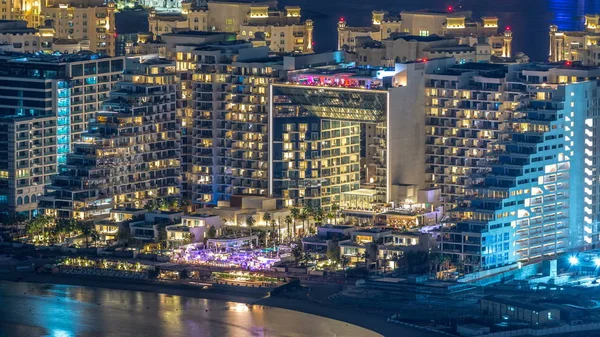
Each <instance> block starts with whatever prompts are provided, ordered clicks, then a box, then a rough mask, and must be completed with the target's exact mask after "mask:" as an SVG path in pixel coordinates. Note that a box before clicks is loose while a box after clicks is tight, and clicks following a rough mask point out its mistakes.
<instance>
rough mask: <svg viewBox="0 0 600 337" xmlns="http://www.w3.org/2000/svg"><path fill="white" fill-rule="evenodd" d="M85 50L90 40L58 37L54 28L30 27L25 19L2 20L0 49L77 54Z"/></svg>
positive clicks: (87, 48) (0, 25) (21, 51)
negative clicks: (55, 35)
mask: <svg viewBox="0 0 600 337" xmlns="http://www.w3.org/2000/svg"><path fill="white" fill-rule="evenodd" d="M83 50H89V41H87V40H69V39H57V38H55V37H54V30H53V29H52V28H45V27H41V28H38V29H36V28H30V27H27V21H24V20H1V21H0V51H14V52H20V53H36V52H40V51H42V52H45V53H53V52H60V53H63V54H77V53H78V52H80V51H83Z"/></svg>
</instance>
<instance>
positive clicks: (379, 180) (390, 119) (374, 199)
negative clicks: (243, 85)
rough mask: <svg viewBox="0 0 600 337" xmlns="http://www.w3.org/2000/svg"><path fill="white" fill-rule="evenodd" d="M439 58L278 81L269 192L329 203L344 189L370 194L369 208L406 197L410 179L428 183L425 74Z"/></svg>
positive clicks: (289, 203) (287, 202) (294, 201)
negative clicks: (425, 152) (424, 165)
mask: <svg viewBox="0 0 600 337" xmlns="http://www.w3.org/2000/svg"><path fill="white" fill-rule="evenodd" d="M434 63H435V62H432V63H431V64H426V63H412V64H397V65H395V68H379V69H378V68H361V67H359V68H351V67H346V66H344V65H343V64H340V65H338V66H337V67H335V68H330V69H326V68H325V69H314V70H300V71H296V72H291V73H289V74H288V81H289V83H286V84H273V85H271V88H270V91H271V93H270V95H269V97H270V103H269V104H270V105H271V107H270V109H269V110H270V111H271V115H270V128H271V131H270V134H271V138H270V139H269V141H270V144H269V147H270V150H269V154H270V156H271V157H270V158H269V161H270V163H271V164H270V173H269V179H270V184H269V186H270V192H269V194H270V195H272V196H273V197H275V198H277V199H278V200H279V202H280V204H281V205H282V206H285V207H297V206H301V205H310V206H312V207H314V208H319V207H321V208H323V209H325V210H328V209H329V208H330V207H331V205H332V204H334V203H337V204H340V202H342V201H343V200H342V199H343V198H342V197H343V196H344V195H346V197H348V198H351V199H353V200H356V199H357V198H359V199H361V200H363V199H365V198H370V201H369V204H370V205H371V208H372V209H368V210H366V211H376V208H377V207H378V206H377V205H379V206H382V205H384V204H387V203H390V202H392V201H400V200H402V201H403V200H405V199H406V196H405V195H402V194H403V193H402V191H404V190H405V188H404V187H405V186H407V185H416V186H419V187H423V181H424V178H423V173H422V172H424V167H423V164H424V158H423V154H424V151H425V150H424V149H423V145H422V144H424V135H423V133H421V132H420V130H422V127H423V123H424V120H423V118H424V112H423V107H424V106H425V104H424V101H423V100H422V98H423V96H424V94H423V87H424V83H423V73H424V71H425V68H426V67H427V66H434ZM391 130H394V132H391ZM391 153H394V155H390V154H391ZM350 194H352V196H351V195H350ZM361 204H364V203H361Z"/></svg>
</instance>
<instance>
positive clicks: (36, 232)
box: [25, 216, 53, 242]
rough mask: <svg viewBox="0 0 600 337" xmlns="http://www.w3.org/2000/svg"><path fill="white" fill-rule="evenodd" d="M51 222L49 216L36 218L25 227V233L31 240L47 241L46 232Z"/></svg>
mask: <svg viewBox="0 0 600 337" xmlns="http://www.w3.org/2000/svg"><path fill="white" fill-rule="evenodd" d="M52 222H53V220H52V218H50V217H49V216H38V217H36V218H34V219H31V220H30V221H29V222H28V223H27V225H26V227H25V231H26V232H27V235H28V236H29V238H30V239H31V240H35V239H37V240H38V241H42V242H45V241H47V239H48V238H47V236H46V231H47V229H48V228H49V227H50V225H51V224H52Z"/></svg>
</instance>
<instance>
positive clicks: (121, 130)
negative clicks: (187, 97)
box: [40, 58, 181, 219]
mask: <svg viewBox="0 0 600 337" xmlns="http://www.w3.org/2000/svg"><path fill="white" fill-rule="evenodd" d="M123 77H124V78H123V80H122V81H120V82H119V83H118V84H117V86H116V88H115V90H113V91H111V93H110V97H109V98H108V99H107V100H106V101H104V104H103V110H102V111H101V112H99V113H98V114H97V115H96V116H95V117H94V118H93V119H92V120H91V121H90V126H89V129H88V132H86V133H85V134H83V135H82V138H81V141H79V142H77V143H75V144H74V149H73V152H72V153H70V154H68V155H67V163H66V165H65V166H64V168H63V170H62V171H61V172H60V173H59V174H58V175H55V176H53V177H52V184H51V185H50V186H48V187H47V193H46V194H45V196H43V197H42V198H41V202H40V210H41V211H43V212H44V214H46V215H51V216H55V217H59V218H75V219H101V218H104V217H108V216H109V213H110V210H111V209H112V208H122V207H132V208H143V207H144V205H146V204H148V203H153V202H155V201H156V200H157V199H159V198H161V199H163V200H168V199H171V198H179V196H180V188H181V168H180V167H181V163H180V160H181V158H180V132H181V130H180V126H179V123H178V120H177V116H176V114H177V109H176V95H177V85H178V80H179V77H178V75H177V74H176V73H175V64H174V63H173V62H170V61H162V60H157V59H141V58H140V59H128V65H127V71H126V72H125V73H124V75H123Z"/></svg>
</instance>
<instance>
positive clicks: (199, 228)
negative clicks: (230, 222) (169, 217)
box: [165, 213, 222, 246]
mask: <svg viewBox="0 0 600 337" xmlns="http://www.w3.org/2000/svg"><path fill="white" fill-rule="evenodd" d="M221 225H222V221H221V218H220V217H219V216H217V215H212V214H206V213H203V214H191V215H185V216H183V217H182V219H181V223H180V224H176V225H171V226H167V227H166V228H165V229H166V231H167V240H168V241H169V244H171V245H172V246H180V245H182V244H184V243H192V242H202V241H204V239H206V238H208V231H209V229H210V227H214V228H215V229H216V230H217V231H219V230H220V229H221Z"/></svg>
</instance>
